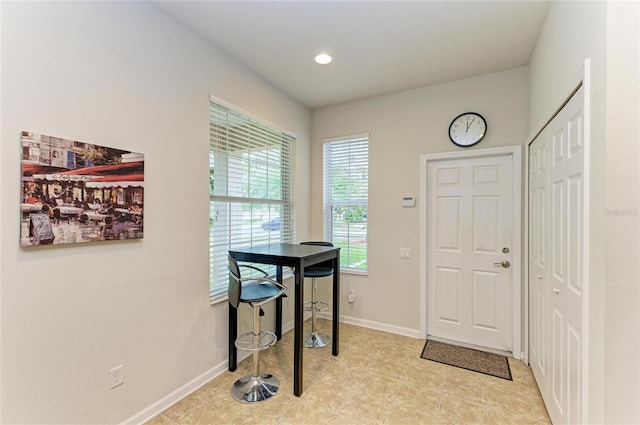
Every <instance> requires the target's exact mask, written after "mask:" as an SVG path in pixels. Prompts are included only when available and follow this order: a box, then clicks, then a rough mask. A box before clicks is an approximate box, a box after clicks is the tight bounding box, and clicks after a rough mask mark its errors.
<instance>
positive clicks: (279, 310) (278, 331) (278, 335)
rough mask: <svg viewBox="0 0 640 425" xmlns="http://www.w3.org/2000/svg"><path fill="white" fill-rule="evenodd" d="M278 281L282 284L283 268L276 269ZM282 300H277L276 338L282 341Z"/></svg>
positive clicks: (279, 298) (280, 298)
mask: <svg viewBox="0 0 640 425" xmlns="http://www.w3.org/2000/svg"><path fill="white" fill-rule="evenodd" d="M276 281H277V282H280V283H282V266H277V267H276ZM282 298H283V296H280V297H278V298H277V299H276V338H278V340H281V339H282Z"/></svg>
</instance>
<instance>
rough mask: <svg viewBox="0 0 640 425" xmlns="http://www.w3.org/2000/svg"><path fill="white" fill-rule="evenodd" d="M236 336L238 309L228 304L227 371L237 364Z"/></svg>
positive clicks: (233, 369) (232, 369)
mask: <svg viewBox="0 0 640 425" xmlns="http://www.w3.org/2000/svg"><path fill="white" fill-rule="evenodd" d="M237 336H238V309H237V308H235V307H234V306H232V305H231V304H229V371H230V372H233V371H235V370H236V368H237V366H238V350H237V349H236V338H237Z"/></svg>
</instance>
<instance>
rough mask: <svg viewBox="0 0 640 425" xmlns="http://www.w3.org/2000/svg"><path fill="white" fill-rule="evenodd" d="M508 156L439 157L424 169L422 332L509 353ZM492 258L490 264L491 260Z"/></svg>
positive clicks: (510, 226) (510, 239)
mask: <svg viewBox="0 0 640 425" xmlns="http://www.w3.org/2000/svg"><path fill="white" fill-rule="evenodd" d="M512 170H513V163H512V157H511V155H498V156H493V157H479V158H469V159H456V160H441V161H433V162H431V163H429V165H428V169H427V176H428V177H427V178H428V188H429V199H428V205H429V207H428V211H429V217H428V233H429V235H430V237H429V243H428V245H429V246H428V252H429V259H428V266H427V267H428V269H427V274H428V278H427V297H428V300H427V305H428V311H427V333H428V335H430V336H436V337H440V338H444V339H449V340H453V341H459V342H463V343H468V344H473V345H478V346H482V347H488V348H494V349H498V350H503V351H511V350H512V348H513V345H512V343H513V341H512V332H513V331H512V317H511V316H512V294H513V292H512V291H513V288H512V279H513V277H512V269H511V268H503V267H502V266H500V265H499V264H500V263H501V262H502V261H505V260H507V261H510V262H513V261H514V259H513V257H512V254H511V253H510V252H508V253H503V252H502V249H503V248H504V247H508V248H509V247H510V249H513V246H512V244H513V234H512V233H513V217H512V216H511V214H512V211H513V204H512V203H513V201H514V200H513V199H512V193H513V186H512V185H513V178H512ZM496 263H498V265H496Z"/></svg>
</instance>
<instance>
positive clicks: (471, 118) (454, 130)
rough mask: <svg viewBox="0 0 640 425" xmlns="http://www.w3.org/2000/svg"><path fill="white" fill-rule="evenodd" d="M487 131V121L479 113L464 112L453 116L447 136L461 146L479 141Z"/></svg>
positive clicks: (471, 144) (464, 146)
mask: <svg viewBox="0 0 640 425" xmlns="http://www.w3.org/2000/svg"><path fill="white" fill-rule="evenodd" d="M486 133H487V122H486V121H485V119H484V118H483V117H482V115H480V114H476V113H475V112H465V113H464V114H461V115H458V116H457V117H455V118H454V120H453V121H452V122H451V125H450V126H449V138H450V139H451V141H452V142H453V143H455V144H456V145H458V146H462V147H463V148H466V147H469V146H473V145H475V144H476V143H478V142H480V140H482V138H483V137H484V135H485V134H486Z"/></svg>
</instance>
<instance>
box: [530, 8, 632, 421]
mask: <svg viewBox="0 0 640 425" xmlns="http://www.w3.org/2000/svg"><path fill="white" fill-rule="evenodd" d="M639 38H640V33H639V32H638V4H637V3H636V2H553V3H552V4H551V7H550V8H549V11H548V14H547V17H546V19H545V22H544V25H543V28H542V32H541V34H540V36H539V39H538V42H537V44H536V49H535V52H534V54H533V57H532V59H531V62H530V65H529V75H530V80H529V83H530V108H529V117H530V121H529V124H530V130H533V129H534V128H537V127H538V126H539V125H540V124H541V123H542V122H544V121H545V120H546V119H547V118H549V116H550V114H551V113H552V112H553V111H554V110H555V109H557V107H558V106H560V104H559V102H560V100H561V97H562V95H563V94H567V93H566V91H567V89H568V88H569V84H570V82H571V80H572V77H573V76H574V75H575V74H576V73H577V72H578V71H579V69H580V68H581V67H582V65H583V63H584V60H585V58H591V81H592V85H591V90H592V98H591V121H590V127H591V150H590V155H591V159H590V164H589V166H590V169H591V180H590V185H591V190H590V204H589V215H590V236H589V241H588V242H589V247H590V251H589V258H590V261H589V294H588V296H589V320H588V323H589V326H588V329H587V330H586V332H585V336H586V337H587V338H588V339H587V343H588V347H587V350H588V365H589V366H588V367H589V373H588V374H587V376H585V377H584V378H585V379H587V382H588V394H587V395H586V397H585V399H584V402H585V403H586V406H587V409H588V413H589V417H588V420H589V422H590V423H640V364H639V363H638V361H632V360H631V359H637V358H638V350H639V349H640V310H639V309H638V305H640V296H639V289H638V275H639V268H638V261H637V259H638V258H639V257H640V250H639V249H638V243H639V240H640V222H639V214H638V211H639V210H638V207H639V202H638V195H639V193H638V178H639V173H638V159H639V154H638V144H637V140H638V118H639V117H640V113H639V110H638V98H639V96H638V85H639V81H638V78H639V68H638V53H639V52H640V49H639V48H638V40H639Z"/></svg>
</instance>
